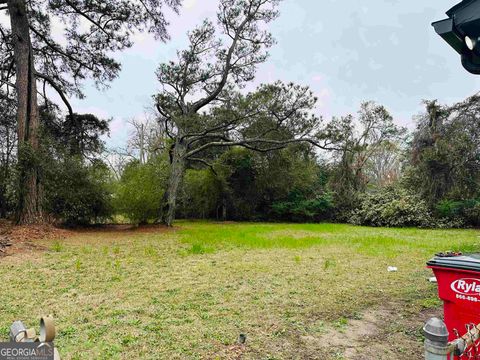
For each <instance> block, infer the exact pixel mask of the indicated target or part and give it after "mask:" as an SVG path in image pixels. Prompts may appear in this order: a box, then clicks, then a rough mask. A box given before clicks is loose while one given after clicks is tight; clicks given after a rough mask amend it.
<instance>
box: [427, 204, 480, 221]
mask: <svg viewBox="0 0 480 360" xmlns="http://www.w3.org/2000/svg"><path fill="white" fill-rule="evenodd" d="M435 210H436V213H437V214H438V215H439V216H440V217H442V218H445V219H449V220H452V221H456V222H458V223H462V222H463V223H465V225H473V226H478V225H480V200H476V199H469V200H463V201H458V200H442V201H440V202H439V203H438V204H437V205H436V207H435Z"/></svg>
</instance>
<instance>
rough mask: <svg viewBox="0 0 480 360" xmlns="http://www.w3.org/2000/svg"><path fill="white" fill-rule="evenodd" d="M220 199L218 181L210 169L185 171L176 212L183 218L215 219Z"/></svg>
mask: <svg viewBox="0 0 480 360" xmlns="http://www.w3.org/2000/svg"><path fill="white" fill-rule="evenodd" d="M220 198H221V188H220V184H219V180H218V178H217V177H216V176H215V174H214V173H213V172H212V171H211V170H210V169H206V170H187V171H186V173H185V178H184V180H183V186H182V191H181V192H180V196H179V206H178V209H177V212H178V213H179V215H180V217H184V218H191V219H206V218H215V217H218V214H217V210H218V207H219V204H220Z"/></svg>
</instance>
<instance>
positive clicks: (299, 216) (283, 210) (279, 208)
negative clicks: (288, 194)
mask: <svg viewBox="0 0 480 360" xmlns="http://www.w3.org/2000/svg"><path fill="white" fill-rule="evenodd" d="M333 208H334V205H333V196H332V194H331V193H326V194H322V195H318V196H317V197H315V198H313V199H306V198H304V197H303V196H301V194H296V195H293V196H292V198H291V199H289V200H288V201H279V202H275V203H274V204H272V215H273V217H274V218H276V219H278V220H286V221H297V222H300V221H321V220H325V219H328V218H330V217H331V213H332V210H333Z"/></svg>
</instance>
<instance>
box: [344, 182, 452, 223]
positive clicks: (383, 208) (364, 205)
mask: <svg viewBox="0 0 480 360" xmlns="http://www.w3.org/2000/svg"><path fill="white" fill-rule="evenodd" d="M359 201H360V203H359V204H358V206H357V208H356V209H355V210H354V211H353V213H352V216H351V218H350V221H349V222H351V223H353V224H357V225H367V226H385V227H403V226H417V227H435V226H438V222H437V221H436V220H435V219H434V218H433V216H432V214H431V212H430V210H429V208H428V206H427V203H426V202H425V201H424V200H422V199H421V198H420V197H419V196H418V195H415V194H411V193H410V192H408V191H407V190H405V189H402V188H397V187H392V186H389V187H385V188H381V189H378V190H376V191H373V192H369V193H366V194H363V195H361V196H360V200H359ZM445 226H447V224H446V225H445Z"/></svg>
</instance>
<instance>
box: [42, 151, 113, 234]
mask: <svg viewBox="0 0 480 360" xmlns="http://www.w3.org/2000/svg"><path fill="white" fill-rule="evenodd" d="M111 200H112V192H111V181H110V171H109V169H108V168H107V166H106V165H105V164H104V163H102V162H99V161H95V162H93V163H92V164H84V163H83V162H82V161H81V160H80V159H79V158H77V157H67V158H65V159H63V160H62V161H57V162H54V163H51V164H50V167H49V168H48V170H47V172H46V208H47V211H48V212H49V213H50V214H51V216H53V217H54V218H55V219H56V220H57V221H60V222H62V223H64V224H66V225H87V224H92V223H97V222H100V221H104V220H106V219H108V218H109V217H110V216H111V214H112V205H111Z"/></svg>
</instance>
